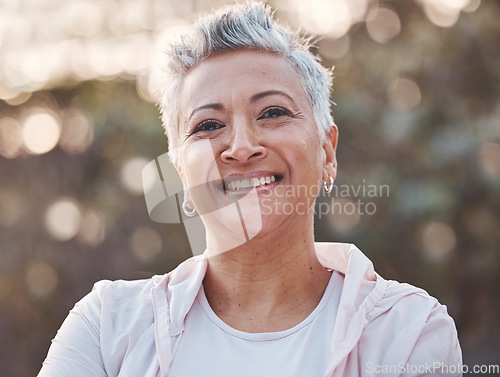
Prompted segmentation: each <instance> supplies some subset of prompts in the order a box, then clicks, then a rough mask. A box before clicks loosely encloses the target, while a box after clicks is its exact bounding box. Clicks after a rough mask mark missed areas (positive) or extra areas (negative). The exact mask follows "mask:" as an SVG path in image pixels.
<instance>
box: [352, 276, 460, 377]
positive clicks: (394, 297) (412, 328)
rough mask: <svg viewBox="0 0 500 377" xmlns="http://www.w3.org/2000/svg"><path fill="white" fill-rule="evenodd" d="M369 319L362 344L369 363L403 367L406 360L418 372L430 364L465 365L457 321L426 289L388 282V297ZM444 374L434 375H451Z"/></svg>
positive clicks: (369, 315) (368, 316)
mask: <svg viewBox="0 0 500 377" xmlns="http://www.w3.org/2000/svg"><path fill="white" fill-rule="evenodd" d="M367 320H368V324H367V326H366V328H365V331H364V332H363V336H362V339H361V341H360V345H362V347H363V348H364V349H363V354H364V355H365V356H366V358H365V360H368V361H371V362H373V361H375V360H378V361H380V360H381V359H382V360H384V362H385V363H386V364H388V365H392V364H394V365H397V364H398V363H399V364H400V365H399V366H402V365H403V364H401V362H402V361H404V362H405V363H406V364H405V365H406V368H409V367H413V368H417V369H418V368H420V369H425V368H424V366H425V367H427V366H429V365H434V367H436V366H438V365H439V366H443V365H448V366H450V365H453V366H455V367H456V366H457V365H460V364H461V362H462V354H461V350H460V345H459V342H458V335H457V330H456V327H455V322H454V321H453V319H452V318H451V317H450V315H449V314H448V310H447V307H446V306H445V305H442V304H440V303H439V302H438V300H437V299H435V298H434V297H432V296H430V295H429V294H428V293H427V292H425V291H424V290H422V289H419V288H416V287H414V286H412V285H409V284H405V283H398V282H395V281H387V286H386V291H385V294H384V295H383V297H382V298H381V299H380V301H379V302H378V303H377V305H375V306H374V307H373V308H372V310H371V311H370V312H369V313H368V315H367ZM381 350H383V352H382V351H381ZM382 353H383V354H382ZM427 371H428V370H427ZM442 372H443V371H437V370H434V371H433V372H432V373H436V374H439V375H447V374H446V373H442ZM432 373H430V374H431V375H432ZM423 374H424V373H423Z"/></svg>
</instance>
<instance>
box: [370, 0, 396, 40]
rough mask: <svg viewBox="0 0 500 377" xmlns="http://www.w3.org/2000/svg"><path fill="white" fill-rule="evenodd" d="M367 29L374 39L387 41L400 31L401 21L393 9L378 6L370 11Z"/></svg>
mask: <svg viewBox="0 0 500 377" xmlns="http://www.w3.org/2000/svg"><path fill="white" fill-rule="evenodd" d="M366 29H367V30H368V34H369V35H370V37H372V39H373V40H374V41H376V42H379V43H385V42H387V41H389V40H391V39H392V38H394V37H396V36H397V35H398V34H399V33H400V31H401V21H400V20H399V16H398V15H397V13H396V12H394V11H393V10H392V9H389V8H386V7H378V8H374V9H372V10H371V11H370V12H369V13H368V17H367V18H366Z"/></svg>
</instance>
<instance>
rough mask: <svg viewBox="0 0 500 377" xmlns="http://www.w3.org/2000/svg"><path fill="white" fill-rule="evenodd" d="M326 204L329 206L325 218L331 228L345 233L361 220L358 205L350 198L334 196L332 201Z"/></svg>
mask: <svg viewBox="0 0 500 377" xmlns="http://www.w3.org/2000/svg"><path fill="white" fill-rule="evenodd" d="M327 204H328V205H329V207H330V208H329V214H328V216H327V219H328V223H329V224H330V226H331V227H332V228H333V229H335V230H337V231H339V232H341V233H346V232H349V231H351V230H353V229H354V228H355V227H356V226H358V225H359V223H360V222H361V215H360V213H359V211H358V206H357V205H356V203H354V201H352V200H351V199H348V198H335V200H334V201H332V202H330V203H327Z"/></svg>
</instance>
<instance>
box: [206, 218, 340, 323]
mask: <svg viewBox="0 0 500 377" xmlns="http://www.w3.org/2000/svg"><path fill="white" fill-rule="evenodd" d="M285 225H286V224H284V226H283V228H284V229H280V231H278V232H272V233H270V234H264V235H259V236H257V237H255V238H253V239H251V240H250V241H248V242H247V243H245V244H243V245H241V246H238V247H237V248H234V249H232V250H229V251H227V252H224V253H221V254H216V255H213V256H211V257H209V260H208V269H207V273H206V276H205V280H204V283H203V284H204V289H205V294H206V296H207V299H208V302H209V303H210V305H211V307H212V309H213V310H214V312H215V313H216V314H217V315H218V316H219V317H221V319H222V320H223V321H225V322H226V323H227V324H228V325H230V326H232V327H234V328H237V329H239V330H242V331H247V332H268V331H281V330H285V329H287V328H290V327H293V326H294V325H296V324H298V323H300V322H301V321H302V320H304V319H305V318H306V317H307V316H308V315H309V314H310V313H311V312H312V310H314V308H315V307H316V306H317V305H318V303H319V301H320V300H321V297H322V296H323V293H324V291H325V289H326V286H327V284H328V281H329V278H330V276H331V273H330V272H329V271H328V270H326V269H325V268H324V267H323V266H322V265H321V264H320V263H319V261H318V259H317V257H316V252H315V248H314V239H313V229H312V219H311V222H310V224H308V226H305V227H304V226H301V227H299V226H295V227H294V226H289V225H287V226H285ZM209 250H210V245H209Z"/></svg>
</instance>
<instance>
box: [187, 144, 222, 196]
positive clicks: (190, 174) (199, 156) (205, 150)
mask: <svg viewBox="0 0 500 377" xmlns="http://www.w3.org/2000/svg"><path fill="white" fill-rule="evenodd" d="M181 151H182V152H181V158H182V168H183V172H184V177H185V179H186V184H187V186H188V187H194V186H198V185H202V184H205V183H207V181H208V180H209V179H218V178H219V177H210V172H211V171H213V167H214V166H215V158H214V153H213V150H212V146H211V144H210V141H209V140H199V141H197V142H195V143H192V144H189V145H185V146H183V147H182V148H181Z"/></svg>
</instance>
